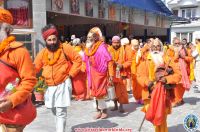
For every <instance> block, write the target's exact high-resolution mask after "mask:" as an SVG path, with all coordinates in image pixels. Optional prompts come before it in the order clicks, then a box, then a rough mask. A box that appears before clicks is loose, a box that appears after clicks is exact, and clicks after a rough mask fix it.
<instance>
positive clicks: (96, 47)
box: [85, 41, 102, 56]
mask: <svg viewBox="0 0 200 132" xmlns="http://www.w3.org/2000/svg"><path fill="white" fill-rule="evenodd" d="M101 44H102V41H98V42H97V43H95V44H94V48H92V51H91V52H89V48H85V54H86V55H87V56H93V55H94V54H95V53H96V51H97V49H98V48H99V46H100V45H101Z"/></svg>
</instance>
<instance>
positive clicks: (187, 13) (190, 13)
mask: <svg viewBox="0 0 200 132" xmlns="http://www.w3.org/2000/svg"><path fill="white" fill-rule="evenodd" d="M191 16H192V11H191V9H187V10H186V17H187V18H191Z"/></svg>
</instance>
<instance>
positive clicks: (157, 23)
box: [156, 15, 161, 27]
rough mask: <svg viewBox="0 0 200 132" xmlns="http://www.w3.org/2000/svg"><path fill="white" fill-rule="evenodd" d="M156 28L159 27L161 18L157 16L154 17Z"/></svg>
mask: <svg viewBox="0 0 200 132" xmlns="http://www.w3.org/2000/svg"><path fill="white" fill-rule="evenodd" d="M156 26H157V27H160V26H161V16H160V15H157V17H156Z"/></svg>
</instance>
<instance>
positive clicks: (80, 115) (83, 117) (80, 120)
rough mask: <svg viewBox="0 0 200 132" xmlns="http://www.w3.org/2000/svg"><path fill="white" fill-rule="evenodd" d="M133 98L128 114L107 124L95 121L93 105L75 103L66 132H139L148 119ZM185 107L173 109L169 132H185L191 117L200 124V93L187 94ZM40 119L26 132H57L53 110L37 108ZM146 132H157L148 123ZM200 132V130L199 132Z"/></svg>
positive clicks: (114, 115)
mask: <svg viewBox="0 0 200 132" xmlns="http://www.w3.org/2000/svg"><path fill="white" fill-rule="evenodd" d="M129 97H130V99H129V100H130V104H129V105H126V106H125V110H126V111H127V112H126V113H124V114H121V113H119V112H118V111H115V112H111V111H110V110H109V111H108V114H109V118H107V119H104V120H94V119H93V116H94V114H95V109H94V107H93V101H72V106H71V107H69V109H68V119H67V130H66V132H73V131H74V129H75V128H99V127H101V128H113V127H116V128H131V129H132V132H137V131H138V128H139V126H140V123H141V121H142V119H143V117H144V113H143V112H141V111H140V110H141V108H142V107H141V105H138V104H136V103H135V100H134V98H133V97H132V95H129ZM184 101H185V104H184V105H182V106H179V107H176V108H173V110H172V114H171V115H169V116H168V128H169V132H184V131H185V129H184V127H183V120H184V118H185V117H186V116H187V115H188V114H189V113H193V114H196V115H198V118H199V121H200V93H194V92H193V89H191V90H190V91H189V92H186V93H185V96H184ZM107 104H108V107H109V108H111V107H112V106H113V103H112V102H111V101H110V102H107ZM37 112H38V115H37V118H36V119H35V120H34V121H33V122H32V124H30V125H29V126H27V127H26V129H25V130H24V132H55V122H54V118H53V115H52V113H51V111H50V110H48V109H46V108H45V106H39V107H38V108H37ZM141 131H142V132H153V131H154V129H153V126H152V124H151V123H150V122H148V121H145V122H144V124H143V127H142V130H141ZM198 132H200V127H199V128H198Z"/></svg>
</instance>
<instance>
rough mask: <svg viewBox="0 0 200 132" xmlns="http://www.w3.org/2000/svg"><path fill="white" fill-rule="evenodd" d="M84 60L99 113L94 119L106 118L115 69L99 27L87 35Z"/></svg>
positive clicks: (89, 84) (89, 86) (89, 85)
mask: <svg viewBox="0 0 200 132" xmlns="http://www.w3.org/2000/svg"><path fill="white" fill-rule="evenodd" d="M83 61H84V62H85V63H86V73H87V77H88V78H87V79H88V88H90V89H91V94H92V96H93V97H94V99H95V101H96V109H97V113H96V115H95V116H94V119H99V118H101V119H105V118H107V117H108V115H107V106H106V102H105V99H106V96H107V87H108V85H109V83H110V84H113V82H112V80H113V76H114V71H113V62H112V57H111V55H110V54H109V52H108V50H107V45H106V44H105V42H103V41H102V32H101V30H100V29H99V28H98V27H94V28H92V29H91V30H90V31H89V33H88V35H87V41H86V49H85V53H84V57H83ZM108 80H110V82H108Z"/></svg>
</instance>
